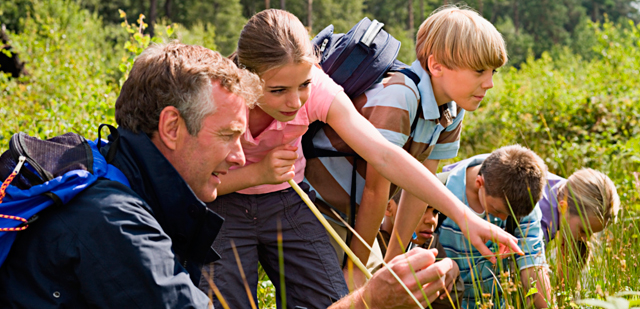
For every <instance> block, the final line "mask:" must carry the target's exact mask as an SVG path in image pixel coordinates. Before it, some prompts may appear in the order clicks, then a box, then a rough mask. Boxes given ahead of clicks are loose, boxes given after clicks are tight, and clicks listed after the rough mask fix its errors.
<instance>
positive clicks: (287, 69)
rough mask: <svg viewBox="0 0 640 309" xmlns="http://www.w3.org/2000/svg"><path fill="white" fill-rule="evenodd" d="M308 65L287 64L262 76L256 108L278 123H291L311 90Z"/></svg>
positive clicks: (309, 66) (309, 67) (310, 66)
mask: <svg viewBox="0 0 640 309" xmlns="http://www.w3.org/2000/svg"><path fill="white" fill-rule="evenodd" d="M312 67H313V65H312V64H310V63H305V62H303V63H289V64H287V65H285V66H283V67H279V68H274V69H271V70H268V71H266V72H265V73H264V74H262V79H263V80H264V92H263V96H262V97H261V98H260V99H259V100H258V106H259V107H260V108H261V109H262V110H263V111H264V112H265V113H267V114H268V115H269V116H271V117H273V118H274V119H276V120H278V121H280V122H287V121H291V120H293V119H294V118H295V117H296V114H297V113H298V110H299V109H300V108H301V107H302V105H304V103H305V102H307V99H308V98H309V92H310V90H311V88H310V84H311V68H312Z"/></svg>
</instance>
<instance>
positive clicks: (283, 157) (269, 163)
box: [260, 145, 298, 184]
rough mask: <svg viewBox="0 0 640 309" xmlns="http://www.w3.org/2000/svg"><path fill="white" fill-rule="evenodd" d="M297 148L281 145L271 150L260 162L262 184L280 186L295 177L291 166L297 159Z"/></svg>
mask: <svg viewBox="0 0 640 309" xmlns="http://www.w3.org/2000/svg"><path fill="white" fill-rule="evenodd" d="M296 150H298V147H293V146H291V145H282V146H278V147H276V148H274V149H273V150H271V151H270V152H269V153H268V154H267V155H266V156H265V157H264V159H262V161H260V165H261V170H262V171H264V172H263V173H261V176H262V183H265V184H281V183H283V182H286V181H288V180H289V179H293V176H295V172H294V166H293V164H294V163H295V162H296V160H297V159H298V153H296Z"/></svg>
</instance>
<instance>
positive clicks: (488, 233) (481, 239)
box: [456, 209, 524, 264]
mask: <svg viewBox="0 0 640 309" xmlns="http://www.w3.org/2000/svg"><path fill="white" fill-rule="evenodd" d="M462 220H463V221H462V222H456V223H457V224H458V226H459V227H460V230H461V231H462V234H463V235H464V236H465V237H467V239H469V242H471V245H472V246H474V247H475V248H476V249H478V251H479V252H480V254H481V255H482V256H484V257H486V259H487V260H489V261H490V262H491V263H494V264H495V263H496V262H497V258H496V256H499V255H505V254H509V253H510V252H513V253H516V254H519V255H524V252H522V250H521V249H520V247H518V240H517V238H516V237H515V236H513V235H511V234H509V233H507V232H505V231H504V230H502V229H501V228H499V227H498V226H497V225H494V224H491V223H489V222H488V221H486V220H484V219H482V218H480V217H478V216H476V215H475V214H473V213H472V212H471V210H469V209H465V213H464V217H463V219H462ZM488 241H492V242H494V243H498V244H499V250H498V252H493V251H491V249H489V248H488V247H487V245H486V243H487V242H488Z"/></svg>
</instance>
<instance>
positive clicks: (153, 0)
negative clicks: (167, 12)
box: [149, 0, 158, 37]
mask: <svg viewBox="0 0 640 309" xmlns="http://www.w3.org/2000/svg"><path fill="white" fill-rule="evenodd" d="M149 1H150V5H149V35H151V37H153V36H154V34H155V33H154V28H155V27H154V26H155V24H156V15H157V14H156V7H157V5H158V0H149Z"/></svg>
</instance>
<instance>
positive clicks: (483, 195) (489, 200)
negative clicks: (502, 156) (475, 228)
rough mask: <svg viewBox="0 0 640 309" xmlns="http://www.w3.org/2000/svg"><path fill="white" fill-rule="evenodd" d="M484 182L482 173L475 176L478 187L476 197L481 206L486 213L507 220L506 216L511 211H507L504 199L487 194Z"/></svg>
mask: <svg viewBox="0 0 640 309" xmlns="http://www.w3.org/2000/svg"><path fill="white" fill-rule="evenodd" d="M484 184H485V182H484V177H483V176H482V175H478V178H476V185H477V186H478V188H479V190H478V197H479V199H480V204H482V207H483V208H484V209H485V210H486V212H487V213H488V214H490V215H492V216H494V217H498V218H500V220H502V221H504V220H507V217H508V216H509V215H510V214H511V212H510V211H509V208H508V207H507V205H506V203H505V201H504V199H502V198H499V197H495V196H491V195H489V194H487V190H486V188H485V185H484Z"/></svg>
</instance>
